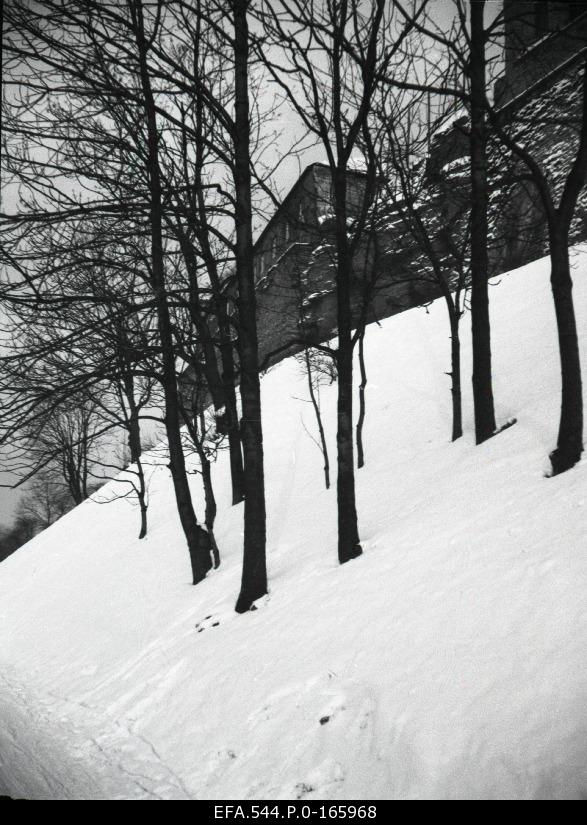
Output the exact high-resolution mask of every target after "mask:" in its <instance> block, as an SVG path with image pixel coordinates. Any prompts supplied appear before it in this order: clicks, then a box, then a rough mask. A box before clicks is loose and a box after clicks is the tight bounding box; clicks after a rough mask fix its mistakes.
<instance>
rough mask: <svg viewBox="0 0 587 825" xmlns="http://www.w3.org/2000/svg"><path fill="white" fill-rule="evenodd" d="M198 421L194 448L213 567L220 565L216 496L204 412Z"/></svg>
mask: <svg viewBox="0 0 587 825" xmlns="http://www.w3.org/2000/svg"><path fill="white" fill-rule="evenodd" d="M199 422H200V433H199V437H198V432H197V427H196V448H197V450H198V455H199V457H200V467H201V469H202V482H203V484H204V500H205V502H206V512H205V514H204V523H205V525H206V530H207V531H208V535H209V536H210V544H211V550H212V559H213V564H214V569H216V568H218V567H220V551H219V550H218V545H217V544H216V539H215V538H214V522H215V521H216V512H217V507H216V497H215V496H214V487H213V486H212V468H211V466H210V460H209V459H208V456H207V455H206V449H205V446H204V436H205V432H206V422H205V420H204V413H203V412H202V413H200V414H199Z"/></svg>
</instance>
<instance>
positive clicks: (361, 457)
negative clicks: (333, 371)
mask: <svg viewBox="0 0 587 825" xmlns="http://www.w3.org/2000/svg"><path fill="white" fill-rule="evenodd" d="M364 340H365V329H364V328H363V330H362V332H361V335H360V336H359V369H360V371H361V383H360V384H359V420H358V421H357V467H358V469H359V470H360V469H361V467H364V466H365V453H364V450H363V425H364V423H365V413H366V409H365V389H366V387H367V370H366V369H365V348H364V343H363V342H364Z"/></svg>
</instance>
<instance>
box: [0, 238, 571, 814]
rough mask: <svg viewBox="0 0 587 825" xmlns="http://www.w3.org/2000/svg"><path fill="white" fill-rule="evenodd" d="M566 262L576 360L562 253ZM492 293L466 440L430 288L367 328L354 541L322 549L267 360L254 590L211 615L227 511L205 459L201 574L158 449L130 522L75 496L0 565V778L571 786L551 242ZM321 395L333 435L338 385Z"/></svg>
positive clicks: (368, 793)
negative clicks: (262, 545) (147, 526)
mask: <svg viewBox="0 0 587 825" xmlns="http://www.w3.org/2000/svg"><path fill="white" fill-rule="evenodd" d="M574 265H575V283H576V305H577V311H578V316H579V317H578V323H579V329H580V330H581V332H582V346H583V349H582V354H583V363H584V364H585V365H586V366H587V352H586V347H585V334H584V333H585V330H586V328H587V325H586V321H587V284H586V277H587V252H586V251H585V250H583V251H580V252H577V253H576V254H575V256H574ZM491 312H492V319H493V341H494V353H495V397H496V401H497V412H498V417H499V420H500V423H503V422H504V421H505V420H507V419H508V418H509V417H511V416H516V417H517V419H518V423H517V425H516V426H515V427H512V428H511V429H509V430H507V431H505V432H503V433H502V434H500V435H499V436H498V437H497V438H495V439H493V440H491V441H490V442H488V443H486V444H484V445H483V446H481V447H478V448H475V447H474V446H473V439H472V421H471V399H470V395H469V394H468V393H467V392H466V393H465V399H464V403H465V411H466V419H465V424H466V428H467V431H466V433H465V437H464V438H463V439H462V440H461V441H460V442H459V443H457V444H454V445H453V444H450V443H449V434H450V394H449V379H448V378H447V376H446V375H445V372H446V371H447V370H448V369H449V339H448V335H449V330H448V324H447V319H446V311H445V307H444V305H443V303H442V302H440V301H438V302H436V303H435V304H434V305H433V306H432V307H430V309H429V311H425V310H423V309H415V310H412V311H410V312H406V313H404V314H402V315H399V316H395V317H393V318H390V319H389V320H387V321H385V322H384V323H383V324H382V326H381V327H378V326H376V325H374V326H372V327H370V328H369V330H368V334H367V339H366V347H365V350H366V357H367V367H368V371H369V385H368V390H367V402H368V409H367V421H366V425H365V451H366V467H365V468H364V469H362V470H360V471H359V472H358V473H357V484H358V509H359V515H360V531H361V539H362V544H363V548H364V555H363V556H362V557H361V558H360V559H357V560H355V561H353V562H350V563H348V564H347V565H345V566H344V567H339V566H338V565H337V562H336V508H335V490H330V491H326V490H325V489H324V485H323V478H322V469H321V467H322V464H321V456H320V453H319V451H318V450H317V447H316V445H315V443H314V442H313V441H312V439H311V438H310V437H309V435H308V432H307V431H310V432H312V433H313V432H314V429H315V423H314V419H313V413H312V409H311V406H310V405H309V404H308V403H307V399H308V396H307V387H306V383H305V378H304V376H303V374H302V372H301V370H300V367H299V366H298V364H297V363H296V362H295V361H293V360H291V359H290V360H288V361H285V362H283V363H282V364H280V365H279V366H278V367H276V368H274V369H273V370H272V371H270V372H269V374H267V375H266V376H265V377H264V379H263V382H262V386H263V404H264V428H265V455H266V463H267V496H268V514H269V524H268V563H269V575H270V588H271V592H270V594H269V596H268V597H266V598H265V599H264V600H262V602H261V603H259V604H258V608H259V609H258V610H256V611H255V612H251V613H248V614H245V615H243V616H238V615H236V614H235V613H234V611H233V606H234V602H235V598H236V596H237V593H238V588H239V579H240V547H241V521H242V510H241V506H239V507H235V508H231V507H230V506H229V504H230V499H229V485H228V475H227V474H228V466H227V465H228V462H227V461H225V460H224V459H225V456H223V457H222V458H221V461H220V462H219V463H218V464H217V465H216V466H215V467H214V481H215V485H216V491H217V495H218V499H219V505H220V507H219V515H218V521H217V538H218V543H219V546H220V550H221V553H222V559H223V560H222V566H221V567H220V569H219V570H218V571H215V572H214V573H212V574H211V575H210V576H209V578H208V579H207V580H206V581H205V582H204V583H202V584H201V585H199V586H198V587H197V588H193V587H191V586H190V585H189V576H190V568H189V560H188V556H187V551H186V550H185V548H184V545H183V541H182V539H181V535H180V529H179V525H178V520H177V517H176V513H175V509H174V504H173V499H172V489H171V484H170V480H169V477H168V471H167V470H166V469H165V468H163V467H158V468H155V469H153V471H152V478H151V482H150V498H151V506H150V511H149V516H150V522H151V530H150V533H149V536H148V538H147V539H146V540H145V541H141V542H139V541H138V540H137V539H136V533H137V520H138V519H137V513H136V510H134V509H133V508H132V507H131V506H129V504H128V502H125V501H118V502H115V503H112V504H109V505H101V504H99V503H96V502H92V501H88V502H86V503H84V504H83V505H81V506H80V507H78V508H77V509H76V510H74V511H73V512H71V513H69V514H68V515H67V516H65V517H64V518H63V519H62V520H61V521H59V522H58V523H57V524H56V525H54V526H53V527H51V528H50V529H49V530H47V531H46V532H45V533H43V534H42V535H40V536H38V537H37V538H36V539H34V540H33V541H32V542H30V543H29V544H28V545H27V546H25V547H24V548H22V549H21V550H20V551H18V552H17V553H16V554H15V555H14V556H12V557H10V558H9V559H8V560H6V561H5V562H3V563H2V564H1V565H0V622H1V628H2V630H1V637H0V672H1V675H0V793H2V792H3V793H8V794H10V795H12V796H24V797H29V798H66V799H75V798H83V799H92V798H110V799H113V798H129V799H138V798H147V799H151V798H164V799H182V798H205V799H212V798H263V799H278V798H296V797H297V798H307V799H312V798H321V799H328V798H333V799H345V798H355V799H361V798H363V799H367V798H370V799H377V798H428V797H431V798H480V797H481V798H507V797H514V798H581V797H587V600H586V597H585V594H586V592H587V554H586V552H585V549H586V548H585V527H586V513H587V466H586V464H585V462H583V463H581V464H580V465H579V466H578V467H577V468H575V470H573V471H572V472H570V473H567V474H565V475H563V476H560V477H558V478H555V479H546V478H545V477H544V474H545V471H546V470H547V469H548V459H547V456H548V452H549V450H551V449H552V448H553V446H554V444H555V440H556V428H557V423H558V410H559V377H558V353H557V345H556V331H555V322H554V314H553V309H552V301H551V298H550V294H549V284H548V262H547V261H546V260H542V261H539V262H537V263H535V264H533V265H530V266H528V267H524V268H522V269H520V270H518V271H517V272H515V273H514V274H511V275H508V276H507V277H504V278H503V279H502V280H501V282H499V283H498V284H496V285H495V286H494V288H493V289H492V290H491ZM468 326H469V323H468V319H467V318H466V319H464V322H463V332H464V338H465V342H464V350H465V352H464V373H463V374H464V376H465V377H467V376H468V375H469V374H470V362H469V355H468V352H469V340H468V332H467V330H468ZM466 384H467V385H468V381H466ZM321 402H322V406H323V412H324V418H325V423H326V427H327V434H328V438H329V443H330V447H331V451H332V457H334V413H335V388H334V387H330V388H323V389H322V390H321ZM199 483H200V482H199V479H198V478H197V477H194V479H193V487H194V490H195V491H197V495H198V496H199V495H200V493H199ZM200 511H201V507H200Z"/></svg>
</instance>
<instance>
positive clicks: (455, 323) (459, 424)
mask: <svg viewBox="0 0 587 825" xmlns="http://www.w3.org/2000/svg"><path fill="white" fill-rule="evenodd" d="M450 300H452V299H450ZM450 300H447V303H448V314H449V318H450V378H451V388H450V391H451V395H452V440H453V441H457V439H459V438H461V436H462V435H463V399H462V389H461V339H460V333H459V325H460V324H459V321H460V319H459V316H458V312H457V309H456V307H454V306H453V305H452V303H451V302H450Z"/></svg>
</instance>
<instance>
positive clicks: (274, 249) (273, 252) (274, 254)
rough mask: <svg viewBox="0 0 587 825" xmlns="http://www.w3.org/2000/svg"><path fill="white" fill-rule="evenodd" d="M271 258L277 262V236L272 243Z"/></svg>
mask: <svg viewBox="0 0 587 825" xmlns="http://www.w3.org/2000/svg"><path fill="white" fill-rule="evenodd" d="M271 258H272V259H273V260H275V259H276V258H277V238H276V237H275V235H274V236H273V240H272V241H271Z"/></svg>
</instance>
